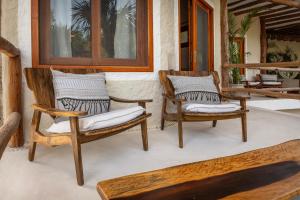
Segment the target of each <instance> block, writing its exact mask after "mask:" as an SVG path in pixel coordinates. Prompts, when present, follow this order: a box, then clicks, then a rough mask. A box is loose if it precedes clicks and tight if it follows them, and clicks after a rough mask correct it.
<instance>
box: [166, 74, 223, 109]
mask: <svg viewBox="0 0 300 200" xmlns="http://www.w3.org/2000/svg"><path fill="white" fill-rule="evenodd" d="M168 78H169V80H170V81H171V83H172V84H173V87H174V90H175V96H176V98H182V97H183V98H185V99H186V100H187V101H188V102H189V103H201V104H220V103H221V100H220V96H219V92H218V89H217V87H216V85H215V83H214V78H213V76H212V75H210V76H201V77H190V76H168Z"/></svg>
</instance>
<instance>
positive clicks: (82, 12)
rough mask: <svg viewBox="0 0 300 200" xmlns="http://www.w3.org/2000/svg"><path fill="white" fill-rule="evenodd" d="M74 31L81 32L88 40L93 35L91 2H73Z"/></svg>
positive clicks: (80, 0)
mask: <svg viewBox="0 0 300 200" xmlns="http://www.w3.org/2000/svg"><path fill="white" fill-rule="evenodd" d="M72 20H73V21H72V31H74V32H81V33H82V34H83V35H84V36H85V37H86V38H90V35H91V3H90V0H73V1H72Z"/></svg>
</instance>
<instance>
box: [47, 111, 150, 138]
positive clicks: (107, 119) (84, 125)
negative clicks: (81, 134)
mask: <svg viewBox="0 0 300 200" xmlns="http://www.w3.org/2000/svg"><path fill="white" fill-rule="evenodd" d="M144 112H145V109H144V108H143V107H141V106H136V107H132V108H125V109H119V110H114V111H111V112H107V113H102V114H98V115H94V116H89V117H85V118H80V119H79V129H80V130H81V131H91V130H97V129H101V128H108V127H112V126H116V125H120V124H123V123H126V122H128V121H130V120H133V119H135V118H137V117H139V116H141V115H142V114H143V113H144ZM47 132H49V133H69V132H71V128H70V121H69V120H67V121H62V122H58V123H53V124H52V125H51V126H50V127H49V128H48V129H47Z"/></svg>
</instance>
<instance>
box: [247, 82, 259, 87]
mask: <svg viewBox="0 0 300 200" xmlns="http://www.w3.org/2000/svg"><path fill="white" fill-rule="evenodd" d="M248 84H249V85H250V86H256V85H259V84H260V82H248Z"/></svg>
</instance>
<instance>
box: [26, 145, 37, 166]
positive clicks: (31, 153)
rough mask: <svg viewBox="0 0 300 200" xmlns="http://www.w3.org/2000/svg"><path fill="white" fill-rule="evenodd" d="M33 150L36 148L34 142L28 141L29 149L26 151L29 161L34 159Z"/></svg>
mask: <svg viewBox="0 0 300 200" xmlns="http://www.w3.org/2000/svg"><path fill="white" fill-rule="evenodd" d="M35 150H36V142H30V146H29V151H28V160H29V161H30V162H33V161H34V156H35Z"/></svg>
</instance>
